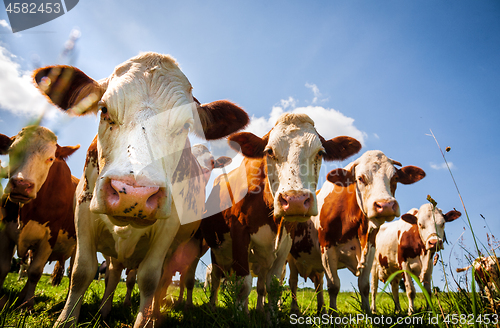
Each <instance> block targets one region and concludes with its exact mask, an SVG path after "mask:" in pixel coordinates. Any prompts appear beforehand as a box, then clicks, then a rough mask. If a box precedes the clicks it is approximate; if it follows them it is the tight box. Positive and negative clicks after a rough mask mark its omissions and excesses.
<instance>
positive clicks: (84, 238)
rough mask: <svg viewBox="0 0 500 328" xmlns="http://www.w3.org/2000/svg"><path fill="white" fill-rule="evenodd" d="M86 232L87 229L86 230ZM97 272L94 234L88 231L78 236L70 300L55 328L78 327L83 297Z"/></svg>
mask: <svg viewBox="0 0 500 328" xmlns="http://www.w3.org/2000/svg"><path fill="white" fill-rule="evenodd" d="M85 230H86V229H85ZM96 272H97V251H96V246H95V243H94V237H93V236H92V232H91V231H90V229H89V230H86V232H85V233H81V234H79V235H78V238H77V244H76V254H75V261H74V263H73V269H72V272H71V282H70V287H69V293H68V298H67V300H66V304H65V305H64V309H63V310H62V312H61V314H60V315H59V318H58V319H57V321H56V323H55V325H54V326H55V327H71V326H73V325H76V322H77V320H78V316H79V315H80V308H81V305H82V300H83V295H84V294H85V292H86V291H87V288H88V287H89V285H90V283H91V282H92V280H93V279H94V276H95V273H96Z"/></svg>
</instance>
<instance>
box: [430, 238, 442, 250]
mask: <svg viewBox="0 0 500 328" xmlns="http://www.w3.org/2000/svg"><path fill="white" fill-rule="evenodd" d="M438 243H439V241H438V240H437V239H430V240H429V248H430V249H432V248H436V247H437V245H438ZM439 244H440V245H441V243H439Z"/></svg>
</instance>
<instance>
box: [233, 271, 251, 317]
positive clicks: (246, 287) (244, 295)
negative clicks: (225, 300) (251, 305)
mask: <svg viewBox="0 0 500 328" xmlns="http://www.w3.org/2000/svg"><path fill="white" fill-rule="evenodd" d="M236 279H241V278H240V277H238V276H236ZM251 291H252V275H251V274H248V275H247V276H245V277H244V278H243V285H242V287H241V291H240V294H239V295H238V300H239V305H240V306H241V307H242V308H243V311H245V313H246V314H248V313H249V312H248V296H249V295H250V292H251Z"/></svg>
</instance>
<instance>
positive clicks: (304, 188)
mask: <svg viewBox="0 0 500 328" xmlns="http://www.w3.org/2000/svg"><path fill="white" fill-rule="evenodd" d="M282 118H283V116H282ZM282 118H280V120H278V123H277V124H276V126H274V128H273V130H272V131H271V133H270V135H269V141H268V144H267V146H266V149H265V150H264V152H265V153H266V156H267V177H268V180H269V187H270V190H271V193H272V195H273V197H274V214H275V216H277V217H281V216H284V215H287V216H293V215H297V216H312V215H316V214H317V212H318V209H317V205H316V187H317V183H318V177H319V170H320V167H321V162H322V157H321V155H319V153H320V151H323V150H324V149H323V146H322V144H321V141H320V140H319V136H318V134H317V132H316V130H315V129H314V125H313V122H312V120H310V119H309V118H308V117H307V119H305V118H304V117H303V116H297V117H293V116H292V115H290V116H288V117H287V120H283V119H282ZM297 194H302V195H307V197H308V198H309V200H308V202H310V203H309V204H308V206H307V208H303V209H301V210H302V212H301V211H300V210H298V211H297V213H293V211H292V213H291V215H288V214H287V213H286V210H285V209H284V208H283V204H282V203H283V202H282V201H280V197H283V195H297Z"/></svg>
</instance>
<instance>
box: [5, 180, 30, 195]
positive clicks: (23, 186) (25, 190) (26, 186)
mask: <svg viewBox="0 0 500 328" xmlns="http://www.w3.org/2000/svg"><path fill="white" fill-rule="evenodd" d="M10 186H11V193H16V194H23V195H28V194H30V193H31V192H33V188H34V187H35V184H34V183H33V182H31V181H29V180H26V179H23V178H11V179H10Z"/></svg>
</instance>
